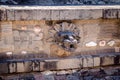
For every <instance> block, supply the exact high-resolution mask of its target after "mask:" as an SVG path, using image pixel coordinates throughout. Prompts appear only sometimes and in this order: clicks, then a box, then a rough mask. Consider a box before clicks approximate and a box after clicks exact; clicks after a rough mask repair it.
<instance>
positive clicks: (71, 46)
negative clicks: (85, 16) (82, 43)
mask: <svg viewBox="0 0 120 80" xmlns="http://www.w3.org/2000/svg"><path fill="white" fill-rule="evenodd" d="M77 38H79V37H78V36H77V35H75V33H74V32H71V31H60V32H57V34H56V36H55V39H56V42H57V43H58V44H59V45H60V46H62V47H63V48H64V49H65V50H68V51H74V50H75V49H76V48H77V44H78V42H79V41H78V39H77Z"/></svg>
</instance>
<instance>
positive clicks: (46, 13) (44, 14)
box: [36, 10, 51, 20]
mask: <svg viewBox="0 0 120 80" xmlns="http://www.w3.org/2000/svg"><path fill="white" fill-rule="evenodd" d="M36 15H37V18H36V20H50V18H51V17H50V16H51V11H50V10H37V13H36Z"/></svg>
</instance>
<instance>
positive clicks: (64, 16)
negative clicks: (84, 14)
mask: <svg viewBox="0 0 120 80" xmlns="http://www.w3.org/2000/svg"><path fill="white" fill-rule="evenodd" d="M59 16H60V20H71V19H75V16H76V15H75V10H60V13H59Z"/></svg>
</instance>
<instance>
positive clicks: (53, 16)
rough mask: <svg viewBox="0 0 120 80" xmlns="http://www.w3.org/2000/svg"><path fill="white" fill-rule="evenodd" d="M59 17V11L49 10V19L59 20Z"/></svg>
mask: <svg viewBox="0 0 120 80" xmlns="http://www.w3.org/2000/svg"><path fill="white" fill-rule="evenodd" d="M59 19H60V11H59V10H51V20H59Z"/></svg>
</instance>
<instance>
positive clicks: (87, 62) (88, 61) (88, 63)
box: [83, 56, 94, 67]
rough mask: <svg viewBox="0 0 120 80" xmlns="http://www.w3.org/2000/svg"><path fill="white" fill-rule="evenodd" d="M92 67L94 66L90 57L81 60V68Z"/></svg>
mask: <svg viewBox="0 0 120 80" xmlns="http://www.w3.org/2000/svg"><path fill="white" fill-rule="evenodd" d="M93 66H94V62H93V58H92V57H91V56H90V57H84V58H83V67H93Z"/></svg>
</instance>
